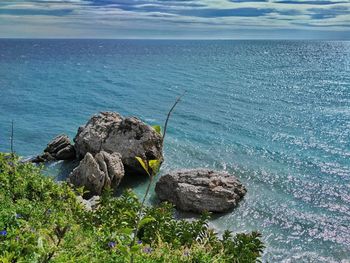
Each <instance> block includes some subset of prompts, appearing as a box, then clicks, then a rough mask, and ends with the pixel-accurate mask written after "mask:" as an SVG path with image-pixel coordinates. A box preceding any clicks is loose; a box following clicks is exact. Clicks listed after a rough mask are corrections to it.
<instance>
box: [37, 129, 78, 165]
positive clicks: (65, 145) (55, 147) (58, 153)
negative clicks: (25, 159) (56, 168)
mask: <svg viewBox="0 0 350 263" xmlns="http://www.w3.org/2000/svg"><path fill="white" fill-rule="evenodd" d="M74 159H75V149H74V146H73V145H72V144H71V142H70V140H69V137H68V136H67V135H65V134H61V135H58V136H57V137H55V138H54V139H53V140H52V141H51V142H50V143H49V144H48V145H47V147H46V148H45V150H44V153H43V154H42V155H39V156H37V157H35V158H34V159H32V160H31V161H32V162H35V163H39V162H47V161H58V160H74Z"/></svg>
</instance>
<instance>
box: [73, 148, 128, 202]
mask: <svg viewBox="0 0 350 263" xmlns="http://www.w3.org/2000/svg"><path fill="white" fill-rule="evenodd" d="M123 176H124V166H123V163H122V161H121V156H120V154H119V153H112V154H110V153H107V152H105V151H101V152H99V153H97V154H96V155H95V156H93V155H92V154H91V153H87V154H86V155H85V157H84V158H83V159H82V160H81V161H80V164H79V165H78V167H76V168H75V169H74V170H73V171H72V172H71V174H70V175H69V178H68V182H70V183H72V184H73V185H74V186H75V187H82V186H84V190H87V191H89V192H88V194H87V195H86V196H88V197H89V196H93V195H101V193H102V191H103V189H105V188H107V187H111V188H116V187H117V186H118V185H119V183H120V181H121V179H122V178H123Z"/></svg>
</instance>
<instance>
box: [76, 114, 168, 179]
mask: <svg viewBox="0 0 350 263" xmlns="http://www.w3.org/2000/svg"><path fill="white" fill-rule="evenodd" d="M74 142H75V149H76V151H77V155H78V157H80V158H82V157H84V156H85V154H86V153H91V154H93V155H94V154H96V153H98V152H99V151H106V152H109V153H114V152H118V153H120V154H121V158H122V162H123V164H124V167H125V169H126V171H128V172H132V173H144V171H143V169H142V168H141V166H140V164H139V163H138V162H137V160H136V158H135V157H136V156H139V157H141V158H143V159H148V160H151V159H160V160H163V154H162V137H161V135H160V134H159V133H157V132H156V131H155V130H154V129H153V128H152V127H151V126H149V125H147V124H145V123H144V122H142V121H141V120H139V119H138V118H136V117H128V118H123V117H122V116H121V115H119V114H118V113H114V112H101V113H100V114H98V115H95V116H93V117H92V118H91V119H90V120H89V121H88V122H87V124H86V125H85V126H83V127H80V128H79V130H78V133H77V135H76V137H75V138H74Z"/></svg>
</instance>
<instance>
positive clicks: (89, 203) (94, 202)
mask: <svg viewBox="0 0 350 263" xmlns="http://www.w3.org/2000/svg"><path fill="white" fill-rule="evenodd" d="M77 200H78V201H79V202H80V203H81V204H82V205H83V206H84V208H85V209H86V210H87V211H94V210H97V209H98V207H99V206H98V205H99V202H100V197H99V196H98V195H94V196H93V197H91V198H90V199H88V200H87V199H84V198H83V197H82V196H80V195H78V196H77Z"/></svg>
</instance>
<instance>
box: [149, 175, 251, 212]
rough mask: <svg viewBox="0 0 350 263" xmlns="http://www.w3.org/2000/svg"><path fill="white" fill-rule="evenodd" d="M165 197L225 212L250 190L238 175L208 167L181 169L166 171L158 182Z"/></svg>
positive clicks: (193, 207)
mask: <svg viewBox="0 0 350 263" xmlns="http://www.w3.org/2000/svg"><path fill="white" fill-rule="evenodd" d="M155 190H156V193H157V195H158V198H159V199H160V200H162V201H169V202H170V203H173V204H174V205H175V206H176V207H177V208H178V209H180V210H184V211H192V212H199V213H201V212H204V211H210V212H225V211H227V210H229V209H232V208H234V207H235V206H237V204H238V202H239V200H240V199H241V198H242V197H243V196H244V195H245V193H246V192H247V190H246V188H245V187H244V186H243V185H242V184H241V183H240V182H239V181H238V179H237V178H236V177H234V176H233V175H230V174H228V173H226V172H217V171H212V170H207V169H194V170H180V171H175V172H171V173H168V174H165V175H164V176H162V177H161V178H160V179H159V181H158V182H157V184H156V189H155Z"/></svg>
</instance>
